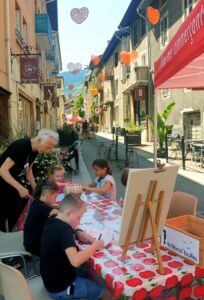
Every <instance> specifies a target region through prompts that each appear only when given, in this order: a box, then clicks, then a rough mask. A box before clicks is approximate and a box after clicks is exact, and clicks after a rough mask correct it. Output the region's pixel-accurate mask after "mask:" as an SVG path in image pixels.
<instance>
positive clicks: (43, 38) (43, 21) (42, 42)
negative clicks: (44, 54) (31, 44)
mask: <svg viewBox="0 0 204 300" xmlns="http://www.w3.org/2000/svg"><path fill="white" fill-rule="evenodd" d="M35 33H36V36H37V44H38V46H39V47H40V49H42V50H51V48H52V28H51V25H50V19H49V16H48V14H36V15H35Z"/></svg>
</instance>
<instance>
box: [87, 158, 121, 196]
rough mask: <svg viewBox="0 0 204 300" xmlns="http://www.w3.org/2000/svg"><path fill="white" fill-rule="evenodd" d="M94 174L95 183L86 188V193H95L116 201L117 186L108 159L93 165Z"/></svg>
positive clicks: (96, 161) (100, 160) (97, 161)
mask: <svg viewBox="0 0 204 300" xmlns="http://www.w3.org/2000/svg"><path fill="white" fill-rule="evenodd" d="M92 167H93V170H94V173H95V175H96V178H95V181H93V182H91V183H89V185H88V186H84V187H83V190H84V191H85V192H95V193H98V194H101V195H103V196H104V197H106V198H108V199H110V200H112V201H116V184H115V180H114V178H113V176H112V175H111V174H112V171H111V168H110V167H109V165H108V161H107V160H106V159H96V160H94V162H93V163H92Z"/></svg>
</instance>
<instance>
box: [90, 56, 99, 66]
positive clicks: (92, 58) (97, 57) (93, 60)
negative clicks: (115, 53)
mask: <svg viewBox="0 0 204 300" xmlns="http://www.w3.org/2000/svg"><path fill="white" fill-rule="evenodd" d="M91 62H92V64H93V65H98V64H99V62H100V57H99V56H96V55H92V56H91Z"/></svg>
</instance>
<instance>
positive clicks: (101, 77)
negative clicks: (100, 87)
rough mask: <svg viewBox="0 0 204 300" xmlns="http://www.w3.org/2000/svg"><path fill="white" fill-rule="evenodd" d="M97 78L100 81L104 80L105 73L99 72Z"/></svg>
mask: <svg viewBox="0 0 204 300" xmlns="http://www.w3.org/2000/svg"><path fill="white" fill-rule="evenodd" d="M98 79H99V80H100V81H103V80H105V74H102V73H101V74H99V75H98Z"/></svg>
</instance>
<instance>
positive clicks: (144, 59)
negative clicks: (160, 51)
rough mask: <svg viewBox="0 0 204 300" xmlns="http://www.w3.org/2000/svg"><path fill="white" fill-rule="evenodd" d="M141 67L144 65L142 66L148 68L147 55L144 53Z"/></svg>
mask: <svg viewBox="0 0 204 300" xmlns="http://www.w3.org/2000/svg"><path fill="white" fill-rule="evenodd" d="M141 65H142V66H146V65H147V61H146V55H145V53H143V54H142V55H141Z"/></svg>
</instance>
